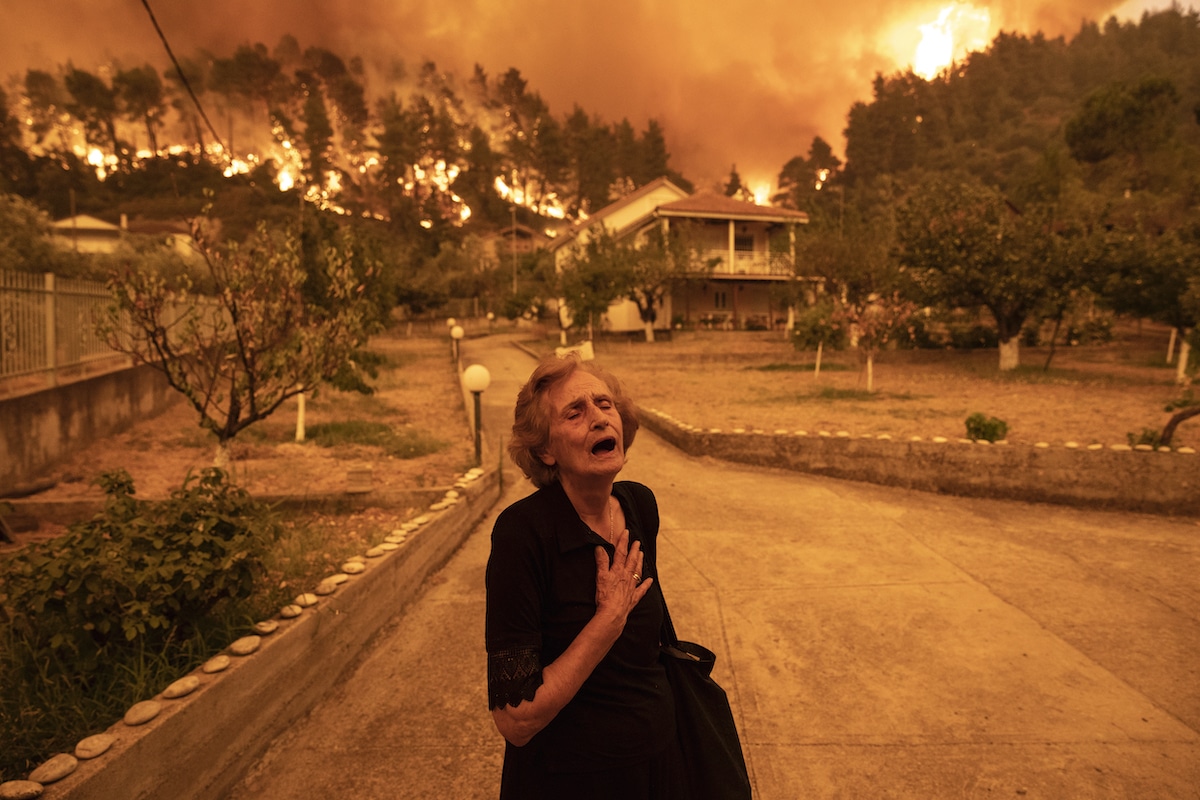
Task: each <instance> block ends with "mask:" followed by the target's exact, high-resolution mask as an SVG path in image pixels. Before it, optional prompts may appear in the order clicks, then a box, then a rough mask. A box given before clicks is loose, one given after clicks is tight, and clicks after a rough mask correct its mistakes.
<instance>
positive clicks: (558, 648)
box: [486, 481, 680, 800]
mask: <svg viewBox="0 0 1200 800" xmlns="http://www.w3.org/2000/svg"><path fill="white" fill-rule="evenodd" d="M613 495H614V496H615V497H616V498H617V500H618V501H619V502H620V503H621V508H622V510H623V511H624V513H625V520H626V527H627V528H628V529H629V536H630V543H631V544H632V542H634V541H640V542H641V543H642V550H643V552H644V553H645V556H644V559H643V565H642V574H643V576H645V577H657V574H658V573H657V565H656V561H655V555H656V551H655V545H656V539H657V536H658V504H657V503H656V502H655V499H654V495H653V493H652V492H651V491H650V490H649V489H648V488H646V487H645V486H642V485H641V484H638V483H631V482H625V481H623V482H619V483H616V484H614V486H613ZM597 546H601V547H604V548H605V549H606V550H607V551H608V552H609V555H610V557H611V556H612V553H613V545H612V544H610V543H609V542H607V541H606V540H605V539H604V538H603V537H601V536H598V535H597V534H596V533H594V532H593V531H591V530H590V529H589V528H588V527H587V525H585V524H584V523H583V521H582V520H581V519H580V518H579V515H578V513H576V511H575V508H574V506H572V505H571V501H570V500H569V499H568V498H567V495H566V492H565V491H564V490H563V488H562V486H561V485H560V484H558V483H557V482H556V483H554V484H552V485H550V486H548V487H546V488H544V489H541V490H539V491H537V492H535V493H534V494H532V495H530V496H529V497H526V498H524V499H522V500H519V501H517V502H516V503H513V504H512V505H511V506H509V507H508V508H507V509H505V510H504V511H503V512H502V513H501V514H500V517H499V518H498V519H497V520H496V525H495V528H494V529H493V531H492V552H491V557H490V558H489V559H488V566H487V624H486V640H487V652H488V705H489V708H498V707H500V706H502V705H504V704H508V705H514V706H515V705H518V704H519V703H521V702H523V701H525V700H532V699H533V696H534V693H535V692H536V691H537V689H538V687H539V686H541V683H542V667H543V666H544V665H546V664H549V663H551V662H552V661H554V660H555V659H556V658H558V657H559V655H561V654H562V653H563V651H564V650H566V649H567V646H568V645H570V644H571V642H572V641H573V640H574V639H575V637H576V636H577V635H578V634H579V632H580V631H581V630H582V629H583V627H584V625H586V624H587V623H588V621H589V620H591V618H592V617H593V616H594V615H595V612H596V559H595V548H596V547H597ZM661 626H662V596H661V594H660V592H659V589H658V581H657V580H656V581H655V582H654V584H653V585H652V586H651V587H650V591H649V592H647V593H646V596H645V597H643V598H642V600H641V602H639V603H638V605H637V606H636V607H635V608H634V610H633V611H632V612H631V613H630V615H629V617H628V620H627V622H626V624H625V629H624V631H623V632H622V634H621V637H620V639H618V640H617V642H616V643H615V644H614V645H613V646H612V649H610V650H609V652H608V654H607V655H606V656H605V657H604V659H603V660H602V661H601V662H600V664H599V665H598V666H597V667H596V669H595V670H594V671H593V672H592V674H591V675H590V676H589V677H588V679H587V680H586V681H584V683H583V686H582V687H581V688H580V689H579V692H578V693H577V694H576V695H575V697H574V698H572V700H571V701H570V702H569V703H567V705H566V706H565V707H564V708H563V709H562V711H560V712H559V714H558V716H556V717H555V718H554V719H553V720H552V721H551V722H550V724H548V725H547V726H546V727H545V728H544V729H542V730H541V731H539V732H538V733H537V735H535V736H534V737H533V739H531V740H530V741H529V743H527V744H526V745H525V746H524V747H515V746H513V745H511V744H508V745H507V747H506V749H505V753H504V774H503V777H502V779H501V789H500V797H501V798H502V800H516V798H520V800H535V799H537V798H568V797H569V798H612V799H613V800H617V799H618V798H619V800H641V799H642V798H646V799H647V800H649V799H650V798H665V797H670V796H672V792H671V785H672V783H673V781H674V780H675V779H676V778H677V777H678V770H679V769H680V766H679V764H678V759H677V754H676V752H675V747H674V742H675V714H674V704H673V700H672V697H671V688H670V686H669V685H668V684H667V678H666V673H665V672H664V671H663V667H662V665H661V664H660V663H659V660H658V652H659V633H660V630H661Z"/></svg>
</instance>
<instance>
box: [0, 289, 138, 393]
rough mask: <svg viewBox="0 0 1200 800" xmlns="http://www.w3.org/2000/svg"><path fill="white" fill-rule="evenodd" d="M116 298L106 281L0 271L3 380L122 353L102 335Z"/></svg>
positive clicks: (48, 377) (52, 379)
mask: <svg viewBox="0 0 1200 800" xmlns="http://www.w3.org/2000/svg"><path fill="white" fill-rule="evenodd" d="M110 300H111V297H110V295H109V293H108V290H107V289H106V288H105V286H104V284H103V283H99V282H97V281H84V280H77V279H72V278H60V277H57V276H55V275H54V274H52V273H49V272H47V273H41V274H38V273H27V272H12V271H8V270H0V379H9V378H19V377H30V376H38V375H41V376H44V378H45V383H46V384H49V385H54V384H56V383H57V382H58V379H59V377H60V376H61V375H62V374H63V373H64V372H71V371H79V369H80V368H81V367H86V366H87V365H89V364H91V363H93V362H99V361H105V360H108V361H111V360H113V359H114V358H118V356H119V354H118V353H116V351H114V350H113V349H112V348H110V347H109V346H108V345H107V344H105V342H104V340H103V339H102V338H101V337H100V336H99V335H98V334H97V331H96V323H97V322H98V321H99V320H100V319H101V317H102V316H103V314H104V310H105V308H106V307H107V306H108V304H109V302H110Z"/></svg>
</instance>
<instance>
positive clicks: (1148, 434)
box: [1125, 428, 1163, 449]
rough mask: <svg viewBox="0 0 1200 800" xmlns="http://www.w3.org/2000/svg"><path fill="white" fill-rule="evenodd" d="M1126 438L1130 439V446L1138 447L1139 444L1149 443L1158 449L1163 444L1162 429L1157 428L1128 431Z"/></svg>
mask: <svg viewBox="0 0 1200 800" xmlns="http://www.w3.org/2000/svg"><path fill="white" fill-rule="evenodd" d="M1125 438H1126V439H1128V440H1129V446H1130V447H1137V446H1138V445H1139V444H1148V445H1150V446H1151V447H1153V448H1155V449H1158V448H1159V447H1161V446H1162V443H1163V442H1162V431H1160V430H1158V429H1157V428H1142V432H1141V433H1127V434H1125Z"/></svg>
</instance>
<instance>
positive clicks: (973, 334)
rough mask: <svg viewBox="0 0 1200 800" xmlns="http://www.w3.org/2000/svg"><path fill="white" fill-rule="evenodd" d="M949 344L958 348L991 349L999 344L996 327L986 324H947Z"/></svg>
mask: <svg viewBox="0 0 1200 800" xmlns="http://www.w3.org/2000/svg"><path fill="white" fill-rule="evenodd" d="M949 334H950V346H951V347H953V348H955V349H958V350H991V349H994V348H996V347H999V346H1000V337H999V336H998V335H997V334H996V329H995V328H992V327H989V326H987V325H978V324H976V325H969V326H960V325H951V326H949Z"/></svg>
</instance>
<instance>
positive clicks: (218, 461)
mask: <svg viewBox="0 0 1200 800" xmlns="http://www.w3.org/2000/svg"><path fill="white" fill-rule="evenodd" d="M213 466H214V467H216V468H217V469H223V470H225V471H226V472H231V471H232V470H233V452H232V450H231V448H230V446H229V442H219V443H218V444H217V454H216V456H214V457H213Z"/></svg>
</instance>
